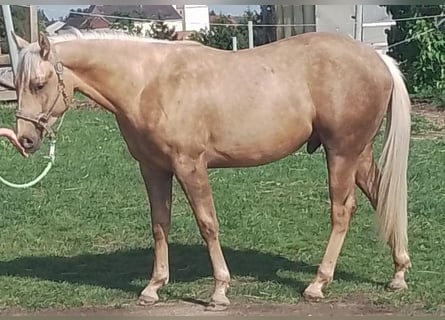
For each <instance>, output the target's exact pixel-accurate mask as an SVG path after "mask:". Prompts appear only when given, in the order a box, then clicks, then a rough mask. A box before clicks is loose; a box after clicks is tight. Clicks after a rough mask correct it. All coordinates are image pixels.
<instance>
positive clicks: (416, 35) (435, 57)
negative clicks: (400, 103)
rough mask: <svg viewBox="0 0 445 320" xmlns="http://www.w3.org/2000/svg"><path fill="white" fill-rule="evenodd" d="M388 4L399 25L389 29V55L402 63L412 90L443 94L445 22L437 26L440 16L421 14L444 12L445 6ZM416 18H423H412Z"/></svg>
mask: <svg viewBox="0 0 445 320" xmlns="http://www.w3.org/2000/svg"><path fill="white" fill-rule="evenodd" d="M386 7H387V9H386V10H387V12H388V13H390V14H391V15H392V17H393V19H395V20H396V25H395V26H392V27H391V29H390V30H389V31H387V32H386V33H387V40H388V45H389V46H390V49H389V51H388V54H389V55H390V56H392V57H393V58H395V59H396V60H397V61H399V62H400V66H401V69H402V71H403V73H404V74H405V75H406V78H407V83H408V87H409V90H410V92H411V93H415V94H422V95H436V93H437V95H440V96H442V95H443V91H444V90H445V33H444V30H445V29H444V28H443V27H445V23H444V24H442V28H437V27H436V24H437V22H438V21H437V20H436V19H434V18H424V19H421V17H427V16H436V15H441V14H444V13H445V6H444V5H411V6H408V5H403V6H392V5H391V6H389V5H388V6H386ZM415 17H419V18H420V19H410V18H415ZM400 19H402V20H400ZM391 45H394V46H391Z"/></svg>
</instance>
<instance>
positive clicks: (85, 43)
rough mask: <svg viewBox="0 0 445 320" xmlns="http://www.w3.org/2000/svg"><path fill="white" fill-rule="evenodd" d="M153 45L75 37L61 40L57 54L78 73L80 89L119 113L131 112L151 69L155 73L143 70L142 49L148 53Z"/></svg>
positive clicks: (57, 45)
mask: <svg viewBox="0 0 445 320" xmlns="http://www.w3.org/2000/svg"><path fill="white" fill-rule="evenodd" d="M140 46H143V50H140V49H141V48H139V47H140ZM132 47H134V49H133V48H132ZM130 48H131V49H130ZM149 49H150V46H148V45H147V43H138V42H131V41H117V40H97V41H96V40H74V41H67V42H61V43H57V44H56V55H57V58H58V59H59V60H60V61H62V63H63V64H64V66H65V67H66V68H67V69H69V71H71V72H72V73H73V74H74V78H75V81H74V82H75V83H74V87H75V89H76V90H78V91H80V92H82V93H84V94H86V95H87V96H89V97H90V98H91V99H92V100H94V101H95V102H97V103H98V104H100V105H102V106H104V107H105V108H106V109H108V110H109V111H111V112H113V113H116V114H118V113H128V112H131V110H129V108H130V109H131V107H132V106H134V105H135V103H137V99H138V96H139V94H140V92H141V91H142V86H144V85H145V84H146V83H147V81H149V79H147V77H148V76H149V74H148V73H151V74H153V73H152V72H141V61H140V59H143V56H142V54H141V52H144V55H145V56H146V55H147V54H149ZM153 64H155V59H153ZM150 67H152V65H151V66H150ZM150 69H151V71H152V70H153V69H152V68H150Z"/></svg>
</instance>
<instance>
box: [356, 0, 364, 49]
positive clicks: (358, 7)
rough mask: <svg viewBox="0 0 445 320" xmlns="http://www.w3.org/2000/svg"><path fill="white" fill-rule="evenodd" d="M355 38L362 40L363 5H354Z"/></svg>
mask: <svg viewBox="0 0 445 320" xmlns="http://www.w3.org/2000/svg"><path fill="white" fill-rule="evenodd" d="M355 39H357V40H358V41H360V42H363V6H362V5H356V6H355Z"/></svg>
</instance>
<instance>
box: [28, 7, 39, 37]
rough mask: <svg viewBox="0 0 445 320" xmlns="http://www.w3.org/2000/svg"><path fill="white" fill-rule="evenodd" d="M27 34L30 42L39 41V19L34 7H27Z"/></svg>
mask: <svg viewBox="0 0 445 320" xmlns="http://www.w3.org/2000/svg"><path fill="white" fill-rule="evenodd" d="M29 33H30V35H29V38H30V39H29V40H30V42H37V40H39V18H38V10H37V6H36V5H30V6H29Z"/></svg>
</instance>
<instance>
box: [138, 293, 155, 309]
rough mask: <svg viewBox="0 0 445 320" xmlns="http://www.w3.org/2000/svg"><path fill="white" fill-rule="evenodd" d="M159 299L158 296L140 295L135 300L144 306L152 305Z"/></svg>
mask: <svg viewBox="0 0 445 320" xmlns="http://www.w3.org/2000/svg"><path fill="white" fill-rule="evenodd" d="M158 301H159V298H158V297H151V296H142V295H141V296H140V297H139V299H138V302H137V305H138V306H142V307H146V306H152V305H154V304H155V303H156V302H158Z"/></svg>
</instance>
